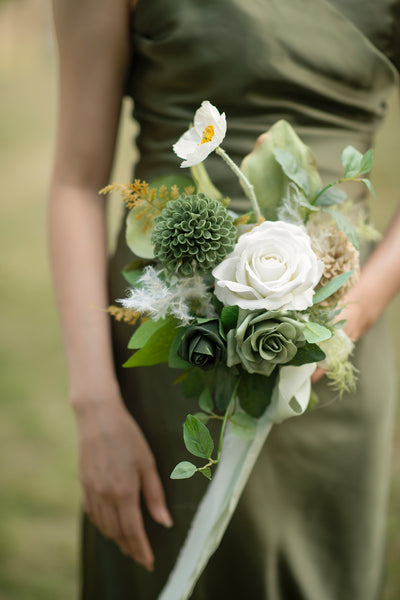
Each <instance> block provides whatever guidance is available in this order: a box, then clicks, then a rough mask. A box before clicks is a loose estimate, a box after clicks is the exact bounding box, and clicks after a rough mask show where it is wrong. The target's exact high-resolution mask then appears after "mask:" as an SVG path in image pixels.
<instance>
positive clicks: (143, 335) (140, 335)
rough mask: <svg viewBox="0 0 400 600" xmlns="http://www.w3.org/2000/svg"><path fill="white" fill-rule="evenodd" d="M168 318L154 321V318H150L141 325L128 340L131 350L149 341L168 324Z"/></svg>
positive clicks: (141, 346)
mask: <svg viewBox="0 0 400 600" xmlns="http://www.w3.org/2000/svg"><path fill="white" fill-rule="evenodd" d="M166 322H167V321H166V319H158V321H153V319H148V320H147V321H145V322H144V323H142V324H141V325H140V327H138V328H137V329H136V331H135V333H134V334H133V335H132V337H131V339H130V340H129V342H128V348H129V349H130V350H137V349H138V348H143V346H144V345H145V344H146V343H147V342H148V341H149V339H150V338H151V336H152V335H153V334H154V333H155V332H156V331H158V330H159V329H161V327H164V325H165V324H166Z"/></svg>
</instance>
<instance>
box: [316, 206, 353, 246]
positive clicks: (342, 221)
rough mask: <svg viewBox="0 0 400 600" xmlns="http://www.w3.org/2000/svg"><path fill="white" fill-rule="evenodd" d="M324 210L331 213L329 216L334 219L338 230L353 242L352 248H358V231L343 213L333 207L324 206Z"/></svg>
mask: <svg viewBox="0 0 400 600" xmlns="http://www.w3.org/2000/svg"><path fill="white" fill-rule="evenodd" d="M324 212H327V213H329V214H330V215H331V217H332V218H333V219H334V220H335V221H336V225H337V226H338V228H339V229H340V231H343V233H344V234H345V235H346V237H347V238H348V240H349V241H350V242H351V243H352V244H353V246H354V248H355V249H356V250H359V249H360V241H359V238H358V233H357V231H356V229H355V228H354V227H353V225H352V224H351V223H350V221H349V220H348V219H347V218H346V217H345V216H344V214H343V213H341V212H339V211H338V210H335V209H333V208H325V209H324Z"/></svg>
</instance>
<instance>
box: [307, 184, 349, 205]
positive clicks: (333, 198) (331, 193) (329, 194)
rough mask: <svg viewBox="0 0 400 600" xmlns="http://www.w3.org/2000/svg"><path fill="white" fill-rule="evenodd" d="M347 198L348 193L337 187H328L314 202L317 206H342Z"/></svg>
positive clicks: (321, 191) (319, 193)
mask: <svg viewBox="0 0 400 600" xmlns="http://www.w3.org/2000/svg"><path fill="white" fill-rule="evenodd" d="M346 198H347V194H346V192H344V191H343V190H340V189H339V188H337V187H327V188H325V189H324V190H320V191H319V192H318V194H317V197H316V199H315V201H314V205H315V206H334V205H335V204H341V203H342V202H344V201H345V200H346Z"/></svg>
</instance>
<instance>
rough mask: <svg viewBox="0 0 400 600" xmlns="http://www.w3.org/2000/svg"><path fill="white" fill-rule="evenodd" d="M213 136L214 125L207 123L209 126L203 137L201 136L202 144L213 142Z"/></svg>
mask: <svg viewBox="0 0 400 600" xmlns="http://www.w3.org/2000/svg"><path fill="white" fill-rule="evenodd" d="M213 137H214V127H213V126H212V125H207V127H206V128H205V130H204V131H203V137H202V138H201V144H206V143H207V142H211V140H212V139H213Z"/></svg>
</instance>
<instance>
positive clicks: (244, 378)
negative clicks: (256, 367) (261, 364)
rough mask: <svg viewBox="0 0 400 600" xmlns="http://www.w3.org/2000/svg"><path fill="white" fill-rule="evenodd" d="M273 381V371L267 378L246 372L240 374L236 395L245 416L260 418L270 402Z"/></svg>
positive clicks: (274, 375)
mask: <svg viewBox="0 0 400 600" xmlns="http://www.w3.org/2000/svg"><path fill="white" fill-rule="evenodd" d="M275 379H276V372H275V371H274V372H273V373H272V375H270V376H269V377H265V375H258V374H257V373H251V374H250V373H247V371H243V372H242V373H241V374H240V379H239V385H238V390H237V394H238V397H239V401H240V406H241V407H242V408H243V410H244V411H245V412H246V413H247V414H249V415H250V416H252V417H255V418H256V419H258V418H259V417H261V415H262V414H263V413H264V411H265V409H266V408H267V406H268V404H269V403H270V402H271V397H272V391H273V389H274V385H275Z"/></svg>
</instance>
